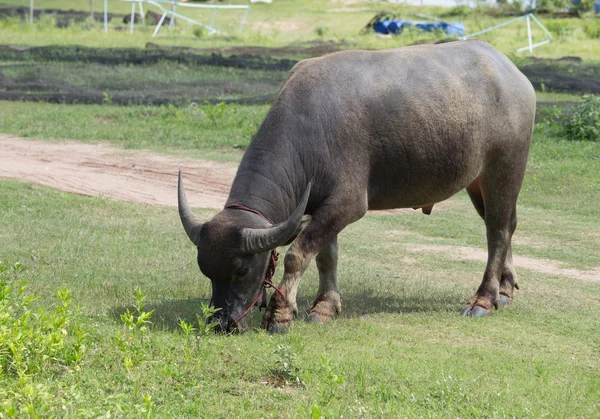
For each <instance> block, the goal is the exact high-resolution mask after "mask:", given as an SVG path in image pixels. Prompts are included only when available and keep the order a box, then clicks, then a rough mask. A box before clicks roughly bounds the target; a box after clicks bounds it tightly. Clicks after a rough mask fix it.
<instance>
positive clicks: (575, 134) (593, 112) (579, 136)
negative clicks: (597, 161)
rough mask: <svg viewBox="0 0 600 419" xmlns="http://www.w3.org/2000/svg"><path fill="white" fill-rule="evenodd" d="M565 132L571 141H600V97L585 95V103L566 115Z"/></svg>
mask: <svg viewBox="0 0 600 419" xmlns="http://www.w3.org/2000/svg"><path fill="white" fill-rule="evenodd" d="M563 133H564V135H565V137H566V138H567V139H568V140H571V141H600V97H598V96H596V95H592V94H588V95H583V103H581V104H580V105H577V106H575V107H574V108H573V114H572V115H570V116H567V117H565V119H564V121H563Z"/></svg>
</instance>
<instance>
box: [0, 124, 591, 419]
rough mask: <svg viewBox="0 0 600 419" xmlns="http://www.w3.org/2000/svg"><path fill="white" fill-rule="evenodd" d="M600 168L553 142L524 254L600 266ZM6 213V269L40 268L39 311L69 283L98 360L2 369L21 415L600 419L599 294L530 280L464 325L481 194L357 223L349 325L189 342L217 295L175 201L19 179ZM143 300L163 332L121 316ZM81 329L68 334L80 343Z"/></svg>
mask: <svg viewBox="0 0 600 419" xmlns="http://www.w3.org/2000/svg"><path fill="white" fill-rule="evenodd" d="M167 146H168V147H173V145H170V144H169V145H167ZM177 147H179V149H180V150H186V148H187V145H186V144H185V143H184V144H179V145H178V146H177ZM599 161H600V144H599V143H574V142H568V141H563V140H560V139H558V138H556V137H553V136H552V134H551V132H549V131H544V130H539V132H538V133H536V136H535V138H534V143H533V147H532V153H531V158H530V164H529V168H528V173H527V176H526V180H525V184H524V188H523V191H522V196H521V201H520V202H521V205H520V225H519V228H518V230H517V234H516V235H515V246H514V249H515V253H516V254H518V255H519V256H529V257H536V258H542V259H551V260H554V261H556V262H558V263H559V264H560V266H561V267H563V268H571V269H580V270H589V269H592V268H597V267H598V266H600V255H599V253H598V251H597V249H598V247H599V244H600V237H599V236H598V233H597V232H598V231H600V223H599V222H598V210H597V209H598V208H599V207H600V201H599V197H600V184H599V183H598V179H600V165H599V164H598V162H599ZM174 192H175V191H174ZM583 203H585V205H584V204H583ZM0 206H1V207H2V209H3V210H2V212H1V213H0V226H1V229H0V236H1V238H2V241H1V242H2V252H1V254H2V259H3V261H4V263H5V264H13V263H15V262H17V261H20V262H21V263H22V264H23V266H24V269H25V270H24V271H23V272H22V273H21V274H20V275H19V276H20V278H22V279H23V280H25V281H27V282H28V283H29V292H30V293H31V294H34V295H37V296H39V297H40V298H39V300H38V301H37V302H36V303H35V304H36V305H37V306H39V307H45V308H48V309H53V308H54V307H55V306H56V300H55V298H54V292H55V291H56V290H58V289H60V288H61V287H68V288H69V289H70V290H71V291H72V298H73V301H74V303H75V304H80V305H81V306H82V311H81V314H80V316H76V317H74V318H73V319H72V324H77V327H78V329H76V330H80V332H78V333H81V330H84V331H85V337H84V338H82V339H83V342H84V345H85V350H84V351H83V356H82V358H81V361H79V362H77V363H75V364H67V365H64V363H62V362H59V361H55V362H53V361H52V360H46V361H45V362H44V365H45V367H44V369H43V371H40V372H38V373H36V374H34V375H32V376H30V377H28V378H22V379H21V380H15V379H13V378H11V376H10V375H4V376H0V381H1V383H2V385H0V389H1V390H0V397H1V398H2V399H4V400H5V403H4V405H3V406H4V409H6V411H5V414H6V412H10V411H11V410H10V409H11V404H12V405H14V408H15V409H17V407H18V406H20V407H21V408H22V409H26V408H30V409H33V410H32V411H33V412H35V413H36V414H42V415H43V414H50V413H53V414H60V415H63V414H67V415H70V416H97V415H100V414H102V415H103V414H105V413H106V412H111V414H116V415H119V414H123V415H125V416H129V415H134V416H149V417H155V416H156V417H167V416H168V417H174V416H178V417H183V416H205V417H221V416H226V417H228V416H244V417H265V416H276V417H277V416H288V415H289V416H299V417H305V416H312V417H319V416H324V417H331V416H334V417H338V416H342V415H343V416H345V417H359V416H366V417H371V416H388V417H389V416H411V417H422V416H430V417H448V416H478V417H479V416H489V417H505V416H507V417H508V416H510V417H515V416H518V417H539V416H543V415H546V416H552V417H555V416H566V417H594V416H598V415H599V414H600V390H599V389H600V382H599V381H598V380H599V379H598V377H599V376H600V375H599V372H600V365H599V364H598V359H599V358H598V355H599V353H598V350H599V348H600V334H598V326H599V325H600V314H599V313H600V310H599V308H600V288H599V287H598V284H597V283H590V282H585V281H581V280H576V279H569V278H565V277H559V276H553V275H548V274H544V273H540V272H536V271H532V270H526V269H520V270H519V273H520V283H521V291H520V292H519V293H518V297H517V299H516V301H515V303H514V304H513V305H512V306H511V307H509V308H508V309H505V310H503V311H501V312H498V313H496V314H495V315H494V316H492V317H491V318H488V319H483V320H474V319H468V318H461V317H460V316H459V315H458V313H457V312H458V310H459V309H460V308H461V307H462V304H463V303H464V302H465V301H466V299H467V298H468V297H469V296H470V295H471V294H472V292H473V291H474V290H475V288H476V286H477V284H478V283H479V280H480V277H481V274H482V271H483V265H484V264H483V262H475V261H468V260H462V259H460V258H457V257H456V254H455V252H453V251H452V249H454V248H457V249H458V248H462V247H469V248H474V249H482V250H483V249H484V248H485V240H484V228H483V223H482V222H481V221H480V219H479V218H478V217H477V215H476V214H475V211H474V210H473V209H472V206H471V204H470V202H469V200H468V198H467V197H466V196H465V195H464V194H459V195H458V196H457V197H455V198H453V199H452V200H451V202H450V205H448V206H447V207H446V208H445V209H444V210H439V211H436V210H435V209H434V213H433V215H432V216H430V217H425V216H423V215H422V214H420V213H417V212H415V213H414V214H400V215H369V216H367V217H366V218H365V219H363V220H361V221H360V222H358V223H356V224H354V225H352V226H351V227H350V228H348V229H347V230H346V231H345V232H344V233H343V234H342V236H341V244H340V246H341V249H342V253H341V261H340V280H341V290H342V297H343V301H344V312H343V314H342V315H341V316H340V317H339V318H338V319H336V320H335V321H334V322H332V323H330V324H327V325H324V326H319V325H310V324H303V323H302V322H296V323H295V324H294V327H293V329H292V331H291V333H290V334H288V335H285V336H269V335H266V334H265V333H264V332H261V331H258V330H256V331H252V332H250V333H247V334H246V335H243V336H235V337H224V336H202V337H201V336H198V335H196V333H197V332H191V333H190V334H189V335H186V334H185V332H184V331H183V330H182V329H181V327H180V326H179V325H178V322H179V321H180V319H184V320H185V321H186V322H187V323H188V324H194V322H195V314H196V313H198V312H199V311H200V308H199V305H200V302H202V301H204V302H207V299H208V298H209V297H210V288H209V282H208V281H207V280H206V279H204V278H201V275H200V274H199V272H198V269H197V266H195V261H194V259H195V258H194V249H193V247H192V246H190V245H189V243H188V240H187V239H186V237H185V234H184V233H183V231H182V229H181V227H180V225H179V220H178V217H177V214H176V211H174V209H172V208H156V207H149V206H139V205H130V204H122V203H118V202H112V201H107V200H103V199H99V198H83V197H79V196H74V195H70V194H65V193H59V192H55V191H52V190H49V189H46V188H43V187H38V186H35V185H29V184H24V183H21V182H17V181H8V180H3V181H1V182H0ZM212 213H213V211H207V210H200V209H199V210H198V214H199V215H200V216H201V217H203V218H206V217H209V216H210V215H211V214H212ZM315 271H316V270H315V269H314V268H311V269H310V270H309V271H308V273H307V275H306V276H305V278H304V280H303V283H302V285H301V288H300V296H299V302H300V305H301V307H303V306H306V305H308V303H309V301H310V299H311V298H312V296H313V294H314V292H315V291H316V287H317V278H316V272H315ZM4 275H5V276H7V275H6V273H5V274H4ZM136 290H141V291H142V292H143V294H144V295H145V296H146V299H147V301H146V303H147V306H146V308H145V309H142V311H146V312H148V311H150V310H153V309H154V310H156V311H155V312H154V313H153V315H152V318H151V322H152V324H151V325H150V326H149V327H148V329H147V330H140V328H135V327H134V328H133V329H130V328H128V327H126V326H125V325H124V324H123V321H122V320H121V319H120V315H121V314H122V313H124V312H125V310H126V309H127V308H128V307H129V308H131V306H130V304H132V303H134V302H135V293H136ZM253 324H255V325H258V314H256V315H255V319H254V321H253ZM70 330H71V329H68V330H66V331H65V333H67V336H66V338H65V339H67V341H68V340H69V339H75V337H73V335H72V332H70ZM77 336H79V335H77ZM357 336H360V339H358V340H357ZM367 342H368V343H367Z"/></svg>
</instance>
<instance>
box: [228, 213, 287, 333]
mask: <svg viewBox="0 0 600 419" xmlns="http://www.w3.org/2000/svg"><path fill="white" fill-rule="evenodd" d="M225 208H231V209H241V210H244V211H248V212H251V213H253V214H256V215H258V216H260V217H262V218H264V219H265V220H267V221H268V222H269V223H271V224H273V221H271V220H269V219H268V218H267V217H265V216H264V215H263V214H261V213H260V212H259V211H257V210H255V209H252V208H248V207H246V206H244V205H241V204H230V205H227V206H226V207H225ZM278 261H279V253H277V250H276V249H273V250H271V260H270V261H269V266H268V267H267V272H265V279H263V283H262V286H261V287H260V292H259V293H258V295H257V296H256V298H255V299H254V300H253V301H252V303H251V304H250V306H249V307H248V308H247V309H246V310H244V312H243V313H242V314H241V315H240V317H238V318H237V319H235V320H234V321H233V323H231V325H232V326H233V325H234V324H236V323H238V322H239V321H240V320H242V319H243V318H244V317H246V316H247V315H248V313H250V312H251V311H252V309H253V308H254V306H256V303H258V302H259V301H260V299H261V298H262V296H263V294H264V293H265V290H266V289H267V288H273V289H274V290H275V291H277V292H278V293H279V294H280V295H283V291H282V290H281V289H279V288H277V287H276V286H275V284H274V283H273V275H275V269H276V268H277V262H278Z"/></svg>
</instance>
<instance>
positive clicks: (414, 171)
mask: <svg viewBox="0 0 600 419" xmlns="http://www.w3.org/2000/svg"><path fill="white" fill-rule="evenodd" d="M535 104H536V101H535V92H534V90H533V87H532V86H531V83H530V82H529V81H528V80H527V78H526V77H525V76H524V75H523V74H522V73H521V72H520V71H519V70H518V69H517V67H515V66H514V65H513V63H512V62H511V61H510V60H509V59H507V58H506V57H505V56H504V55H503V54H501V53H500V52H498V51H497V50H495V49H494V48H493V47H491V46H490V45H489V44H487V43H485V42H482V41H479V40H469V41H459V42H453V43H447V44H442V45H435V46H432V45H423V46H413V47H407V48H401V49H395V50H390V51H343V52H337V53H334V54H330V55H326V56H323V57H319V58H312V59H308V60H305V61H302V62H300V63H298V64H297V65H296V66H295V67H294V68H293V69H292V70H291V72H290V74H289V76H288V78H287V80H286V81H285V82H284V84H283V86H282V87H281V89H280V91H279V94H278V96H277V98H276V99H275V101H274V102H273V105H272V107H271V109H270V111H269V113H268V114H267V116H266V118H265V120H264V121H263V123H262V125H261V126H260V128H259V130H258V132H257V133H256V135H255V137H254V138H253V140H252V142H251V143H250V145H249V147H248V150H247V151H246V153H245V155H244V157H243V159H242V162H241V164H240V166H239V169H238V172H237V175H236V177H235V180H234V182H233V185H232V187H231V192H230V194H229V198H228V200H227V205H226V206H225V208H224V209H223V210H222V211H220V212H219V213H218V214H217V215H215V217H214V218H213V219H212V220H211V221H209V222H205V223H202V222H200V221H198V220H197V219H196V218H195V217H194V215H193V214H192V212H191V211H190V208H189V205H188V203H187V200H186V197H185V192H184V189H183V184H182V182H181V173H180V176H179V213H180V216H181V221H182V223H183V226H184V228H185V231H186V233H187V235H188V236H189V238H190V239H191V240H192V242H193V243H194V244H195V245H196V247H197V249H198V265H199V266H200V270H201V271H202V273H204V275H206V276H207V277H209V278H210V280H211V281H212V301H213V304H214V305H215V306H216V307H219V308H221V311H219V312H218V313H217V315H216V319H217V320H218V321H219V323H220V328H221V329H222V330H225V331H229V330H232V329H234V328H238V327H239V328H242V329H243V327H244V319H243V317H244V316H245V314H246V313H247V312H248V311H249V310H250V309H251V307H252V306H254V305H255V304H256V303H258V302H259V301H260V300H261V298H263V296H264V291H265V287H269V286H270V285H272V283H271V281H270V277H271V275H272V271H273V270H274V263H273V262H274V260H273V250H274V249H275V248H277V247H278V246H282V245H285V244H286V243H290V242H291V243H292V245H291V246H290V247H289V250H288V251H287V253H286V255H285V259H284V267H285V272H284V274H283V279H282V281H281V282H280V284H279V287H278V288H277V289H276V290H275V292H274V293H273V294H272V297H271V300H270V302H269V304H268V307H267V310H266V311H265V313H264V315H263V321H262V325H263V327H266V328H267V329H268V330H269V331H271V332H285V331H286V330H287V329H288V327H289V326H290V324H291V322H292V319H293V317H294V314H297V305H296V291H297V289H298V283H299V281H300V278H301V276H302V273H303V272H304V271H305V269H306V268H307V267H308V265H309V263H310V261H311V259H312V258H313V257H315V259H316V263H317V268H318V271H319V290H318V293H317V296H316V298H315V300H314V302H313V304H312V306H311V307H310V308H309V309H308V310H307V312H306V315H307V319H308V320H310V321H315V322H326V321H328V320H329V319H331V318H332V317H333V316H334V315H335V314H336V313H339V312H340V310H341V300H340V295H339V292H338V281H337V260H338V242H337V236H338V233H339V232H340V231H342V230H343V229H344V227H346V226H347V225H348V224H350V223H352V222H354V221H356V220H358V219H360V218H361V217H362V216H363V215H365V213H366V212H367V210H370V209H373V210H381V209H391V208H410V207H414V208H423V210H424V212H429V211H431V207H432V206H433V205H434V204H435V203H438V202H440V201H443V200H445V199H447V198H449V197H451V196H452V195H454V194H455V193H457V192H458V191H460V190H461V189H463V188H466V190H467V192H468V194H469V196H470V197H471V200H472V202H473V204H474V206H475V209H476V210H477V212H478V213H479V215H480V216H481V217H482V218H483V220H484V221H485V226H486V231H487V242H488V261H487V266H486V269H485V273H484V275H483V281H482V282H481V285H480V286H479V288H478V289H477V292H476V293H475V295H474V296H473V297H472V298H471V299H470V300H469V301H468V303H467V305H466V306H465V307H464V308H463V309H462V311H461V314H463V315H466V316H473V317H480V316H486V315H489V314H491V313H492V311H493V309H494V308H498V307H500V306H504V305H506V304H508V303H510V301H511V299H512V298H513V291H514V289H515V288H517V289H518V285H517V281H516V273H515V268H514V265H513V261H512V252H511V238H512V234H513V232H514V231H515V228H516V225H517V213H516V202H517V196H518V195H519V190H520V188H521V183H522V181H523V175H524V172H525V165H526V161H527V154H528V151H529V143H530V138H531V134H532V128H533V123H534V116H535Z"/></svg>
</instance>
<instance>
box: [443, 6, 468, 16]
mask: <svg viewBox="0 0 600 419" xmlns="http://www.w3.org/2000/svg"><path fill="white" fill-rule="evenodd" d="M472 12H473V9H471V8H470V7H469V6H465V5H460V6H454V7H450V8H449V9H447V10H445V11H444V12H443V13H442V14H440V17H467V16H469V15H470V14H471V13H472Z"/></svg>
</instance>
